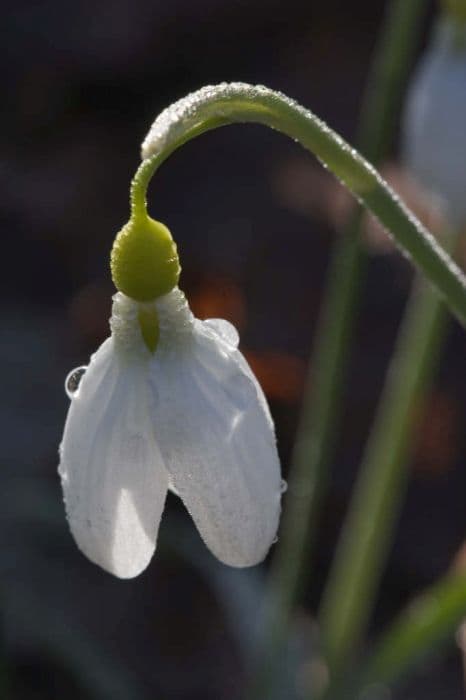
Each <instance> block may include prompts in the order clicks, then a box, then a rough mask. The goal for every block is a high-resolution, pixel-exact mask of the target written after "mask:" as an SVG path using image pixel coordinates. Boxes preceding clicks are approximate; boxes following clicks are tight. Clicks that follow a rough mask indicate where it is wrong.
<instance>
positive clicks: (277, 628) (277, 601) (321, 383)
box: [251, 0, 426, 697]
mask: <svg viewBox="0 0 466 700" xmlns="http://www.w3.org/2000/svg"><path fill="white" fill-rule="evenodd" d="M425 9H426V4H425V0H413V1H411V2H406V0H395V2H392V3H391V4H390V5H389V10H388V13H387V17H386V18H385V21H384V24H383V27H382V31H381V34H380V37H379V39H378V41H377V46H376V50H375V56H374V60H373V63H372V69H371V72H370V75H369V80H368V84H367V87H366V91H365V95H364V99H363V104H362V110H361V117H360V126H359V129H358V132H359V133H358V138H357V143H358V145H359V148H360V149H361V150H362V152H363V153H364V154H365V155H366V156H367V157H368V158H369V159H370V160H371V161H372V162H374V163H378V162H380V161H381V160H383V158H385V157H386V155H387V152H388V150H389V148H390V146H391V142H392V138H393V134H394V132H395V126H396V122H397V115H398V113H399V106H400V102H401V98H402V93H403V88H404V84H405V81H406V77H407V73H408V71H409V68H410V65H411V61H412V58H413V54H414V51H415V48H416V43H417V42H416V40H415V38H416V36H417V35H418V34H419V29H420V23H421V15H422V12H423V11H425ZM363 211H364V210H363V209H359V210H358V211H357V213H356V214H355V216H354V218H353V220H352V221H351V222H350V223H349V225H348V226H347V228H346V230H345V231H344V232H343V234H342V235H339V236H338V237H337V240H336V242H335V249H334V251H333V254H332V259H331V262H330V269H329V273H328V281H327V284H326V290H325V292H324V296H323V298H324V303H323V308H322V312H321V315H320V318H319V323H318V329H317V333H316V343H315V347H314V349H313V352H312V356H311V360H310V363H309V367H310V376H309V386H308V387H307V389H306V391H305V393H304V402H303V406H302V410H301V416H300V421H299V425H298V430H297V436H296V440H295V446H294V450H293V455H292V459H291V468H290V473H289V477H288V494H287V501H286V508H285V511H284V513H283V516H282V523H281V527H280V539H279V542H278V544H277V546H276V551H275V555H274V558H273V562H272V569H271V573H270V581H269V590H268V596H267V604H266V612H265V620H264V633H263V640H262V645H261V647H260V649H259V654H258V661H257V663H256V668H255V669H254V671H255V673H254V677H253V682H252V692H251V696H252V697H268V696H269V695H270V691H271V688H272V687H273V685H274V682H275V679H276V677H277V674H278V672H279V671H278V669H279V667H280V664H279V663H278V660H279V658H280V655H281V654H282V653H283V649H284V646H285V641H286V638H287V636H288V634H289V624H290V616H291V611H292V608H293V605H294V604H295V602H296V600H297V599H298V597H299V595H300V591H301V590H302V589H303V588H304V587H305V585H306V581H307V580H308V578H309V571H306V570H305V569H304V563H305V562H306V564H308V563H309V552H310V549H311V547H312V544H313V539H314V537H315V534H316V523H317V520H318V517H319V514H320V508H321V504H322V502H323V499H324V495H325V492H326V489H327V482H328V472H329V464H330V461H331V459H332V457H333V452H334V447H335V434H336V432H337V430H338V424H339V419H340V407H341V403H342V395H343V391H344V385H345V375H346V368H347V362H348V345H349V340H350V338H351V335H352V329H353V325H354V321H355V316H356V311H357V308H358V302H359V296H360V281H361V276H362V270H363V268H364V267H365V264H366V255H365V249H364V246H363V245H361V244H360V243H359V232H360V225H361V218H362V214H363Z"/></svg>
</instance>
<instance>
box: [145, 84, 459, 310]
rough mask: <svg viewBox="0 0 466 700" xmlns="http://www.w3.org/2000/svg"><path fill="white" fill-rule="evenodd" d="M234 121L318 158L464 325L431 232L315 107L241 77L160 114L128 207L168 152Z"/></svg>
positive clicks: (453, 276)
mask: <svg viewBox="0 0 466 700" xmlns="http://www.w3.org/2000/svg"><path fill="white" fill-rule="evenodd" d="M235 122H257V123H260V124H264V125H266V126H268V127H271V128H273V129H276V130H277V131H280V132H282V133H284V134H286V135H287V136H289V137H290V138H292V139H294V140H296V141H298V142H299V143H300V144H301V145H302V146H304V147H305V148H307V149H308V150H309V151H311V152H312V153H313V154H314V155H315V156H317V158H319V160H321V161H322V163H323V164H324V165H326V166H327V167H328V168H329V169H330V170H331V171H332V172H333V173H334V174H335V175H336V177H338V178H339V179H340V180H341V181H342V182H343V184H345V185H346V187H348V189H349V190H350V191H351V192H352V193H353V194H354V196H355V197H356V198H357V199H358V200H359V201H360V202H361V203H362V204H364V205H365V206H366V207H367V208H368V209H369V210H370V211H371V212H372V213H373V214H374V216H376V217H377V218H378V219H379V220H380V222H381V223H382V224H383V225H384V226H385V227H386V228H387V229H388V230H389V231H390V232H391V233H392V234H393V236H394V238H395V240H396V241H397V243H398V245H399V246H400V247H401V248H402V249H403V251H404V252H405V254H407V255H409V256H410V257H411V258H412V260H413V262H414V263H415V264H416V265H417V266H418V267H419V268H420V269H421V270H422V272H423V273H424V274H425V275H426V276H427V278H428V279H429V280H430V281H431V282H432V284H433V285H434V286H435V287H436V289H437V290H438V292H439V293H440V294H441V295H442V296H443V297H444V298H445V300H446V303H447V305H448V306H449V308H450V309H451V310H452V312H453V313H454V314H455V315H456V316H457V317H458V318H459V319H460V320H461V321H462V322H463V323H466V279H465V278H464V276H463V274H462V272H461V271H460V269H459V268H458V267H457V265H455V263H454V262H453V261H452V260H451V259H450V258H449V256H448V255H447V254H446V253H445V251H444V250H443V249H442V248H441V246H439V245H438V243H437V242H436V240H435V238H434V237H433V236H432V235H431V234H430V233H429V232H428V231H427V230H426V229H425V228H424V227H423V226H422V224H421V223H420V222H419V221H418V220H417V219H416V217H415V216H414V215H413V214H412V213H411V212H410V211H409V210H408V209H407V208H406V207H405V206H404V204H402V203H401V201H400V200H399V198H398V197H397V196H396V195H395V194H394V192H393V191H392V190H391V189H390V188H389V186H388V185H387V184H386V182H385V181H384V180H383V179H382V178H381V177H380V175H379V174H378V173H377V171H376V170H375V169H374V168H373V167H372V166H371V165H370V164H369V163H368V162H367V161H366V160H365V159H364V158H363V157H362V156H361V155H360V154H359V153H358V152H357V151H355V150H354V149H352V148H351V147H350V146H349V145H348V144H347V143H346V142H345V141H343V139H342V138H341V137H340V136H338V134H336V133H335V132H334V131H332V130H331V129H330V128H329V127H328V126H327V125H326V124H324V123H323V122H322V121H321V120H320V119H318V118H317V117H316V116H315V115H314V114H313V113H312V112H310V111H309V110H307V109H305V108H304V107H302V106H300V105H298V104H297V103H296V102H294V101H293V100H290V99H289V98H288V97H286V96H284V95H282V94H280V93H277V92H274V91H272V90H269V89H268V88H265V87H261V86H256V87H254V86H251V85H247V84H243V83H230V84H221V85H218V86H215V87H208V88H202V89H201V90H199V91H198V92H197V93H193V94H192V95H189V96H188V97H186V98H184V99H183V100H181V101H180V102H178V103H175V104H174V105H172V106H171V107H169V108H168V109H167V110H165V112H162V114H161V115H160V116H159V118H158V119H157V120H156V121H155V123H154V125H153V127H152V129H151V131H150V132H149V136H148V138H147V139H146V141H145V144H144V146H143V155H144V156H145V157H146V160H144V161H143V163H142V165H141V167H140V169H139V170H138V172H137V173H136V175H135V179H134V181H133V186H132V204H133V207H136V208H137V207H140V206H144V203H145V196H146V190H147V186H148V183H149V181H150V178H151V177H152V175H153V173H154V172H155V171H156V169H157V168H158V166H159V165H160V163H162V162H163V161H164V160H165V159H166V158H167V156H168V155H169V153H171V152H173V151H174V150H175V149H176V148H178V147H179V146H181V145H182V144H183V143H185V142H186V141H187V140H189V139H190V138H194V136H198V135H199V134H201V133H204V132H206V131H209V130H211V129H214V128H217V127H219V126H223V125H226V124H231V123H235Z"/></svg>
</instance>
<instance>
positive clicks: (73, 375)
mask: <svg viewBox="0 0 466 700" xmlns="http://www.w3.org/2000/svg"><path fill="white" fill-rule="evenodd" d="M86 369H87V367H86V366H84V365H83V366H82V367H76V369H72V370H71V372H70V373H69V375H68V376H67V378H66V379H65V391H66V394H67V396H68V398H69V399H72V398H73V396H74V395H75V394H76V392H77V391H78V388H79V384H80V382H81V379H82V378H83V375H84V373H85V371H86Z"/></svg>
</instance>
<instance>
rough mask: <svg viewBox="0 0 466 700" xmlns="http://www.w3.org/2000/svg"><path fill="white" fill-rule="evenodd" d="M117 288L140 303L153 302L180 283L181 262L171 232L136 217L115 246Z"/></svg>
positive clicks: (113, 266)
mask: <svg viewBox="0 0 466 700" xmlns="http://www.w3.org/2000/svg"><path fill="white" fill-rule="evenodd" d="M110 266H111V270H112V279H113V282H114V284H115V287H116V288H117V289H118V290H119V291H120V292H123V294H126V296H128V297H130V298H131V299H134V300H135V301H139V302H146V301H153V300H154V299H157V298H158V297H161V296H163V295H164V294H168V292H170V291H171V290H172V289H173V288H174V287H176V285H177V284H178V279H179V276H180V263H179V260H178V253H177V250H176V243H175V242H174V240H173V238H172V236H171V233H170V231H169V230H168V228H167V227H166V226H164V225H163V224H162V223H160V222H159V221H155V220H154V219H151V218H150V217H149V216H147V215H146V214H138V215H133V216H132V217H131V219H130V220H129V222H128V223H127V224H126V226H124V227H123V228H122V229H121V231H120V232H119V233H118V235H117V237H116V238H115V242H114V244H113V248H112V253H111V258H110Z"/></svg>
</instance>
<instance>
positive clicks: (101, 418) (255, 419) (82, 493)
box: [59, 217, 282, 578]
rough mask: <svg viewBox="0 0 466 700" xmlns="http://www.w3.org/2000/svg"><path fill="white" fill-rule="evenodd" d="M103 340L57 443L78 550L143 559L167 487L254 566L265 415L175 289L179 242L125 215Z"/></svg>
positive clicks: (252, 383)
mask: <svg viewBox="0 0 466 700" xmlns="http://www.w3.org/2000/svg"><path fill="white" fill-rule="evenodd" d="M112 272H113V279H114V281H115V283H116V286H117V288H118V289H119V290H120V291H119V292H118V293H117V294H116V295H115V296H114V298H113V309H112V316H111V319H110V328H111V336H110V337H109V338H108V339H107V340H106V341H105V342H104V343H103V344H102V345H101V347H100V348H99V349H98V351H97V352H96V353H95V354H94V355H93V356H92V358H91V361H90V364H89V366H88V367H87V369H86V371H85V373H84V374H83V376H82V377H81V380H80V382H79V385H78V386H77V388H76V384H77V382H76V377H77V376H78V375H76V374H74V375H72V376H71V378H70V379H69V380H68V383H71V384H72V385H73V386H72V389H75V391H74V393H72V394H71V405H70V409H69V412H68V417H67V421H66V425H65V431H64V435H63V441H62V444H61V448H60V467H59V472H60V475H61V480H62V485H63V491H64V498H65V504H66V510H67V516H68V521H69V524H70V528H71V531H72V534H73V536H74V538H75V540H76V543H77V545H78V547H79V548H80V549H81V550H82V551H83V552H84V554H86V556H87V557H89V559H91V560H92V561H93V562H95V563H96V564H98V565H99V566H101V567H102V568H104V569H106V570H107V571H109V572H110V573H112V574H114V575H116V576H118V577H121V578H130V577H133V576H137V575H138V574H139V573H140V572H142V571H143V570H144V569H145V568H146V566H147V565H148V563H149V561H150V559H151V557H152V555H153V553H154V551H155V547H156V540H157V532H158V528H159V523H160V519H161V516H162V511H163V508H164V503H165V498H166V494H167V490H169V489H171V490H172V491H173V492H174V493H176V494H177V495H179V497H180V498H181V499H182V500H183V502H184V504H185V506H186V508H187V509H188V511H189V513H190V514H191V516H192V518H193V520H194V522H195V524H196V526H197V528H198V530H199V532H200V534H201V536H202V538H203V540H204V542H205V543H206V544H207V546H208V547H209V548H210V549H211V551H212V552H213V553H214V554H215V555H216V556H217V557H218V558H219V559H220V560H221V561H222V562H224V563H226V564H229V565H231V566H238V567H243V566H251V565H253V564H257V563H258V562H260V561H261V560H262V559H263V558H264V557H265V555H266V554H267V551H268V549H269V547H270V545H271V543H272V542H273V540H274V538H275V536H276V531H277V527H278V521H279V515H280V498H281V490H282V489H281V478H280V464H279V460H278V455H277V449H276V441H275V433H274V427H273V423H272V419H271V416H270V413H269V410H268V407H267V403H266V400H265V397H264V395H263V393H262V391H261V389H260V387H259V385H258V383H257V381H256V379H255V377H254V376H253V374H252V372H251V369H250V368H249V366H248V364H247V362H246V360H245V359H244V357H243V355H242V354H241V353H240V351H239V350H238V334H237V332H236V330H235V329H234V327H233V326H232V325H231V324H229V323H228V322H226V321H223V320H218V319H215V320H208V321H200V320H198V319H196V318H195V317H194V316H193V314H192V313H191V311H190V309H189V306H188V304H187V301H186V299H185V296H184V294H183V293H182V292H181V291H180V290H179V288H178V286H177V280H178V275H179V264H178V257H177V254H176V246H175V244H174V243H173V241H172V239H171V236H170V233H169V232H168V229H166V228H165V227H164V226H162V224H159V223H158V222H155V221H153V220H152V219H148V218H144V217H139V218H138V220H137V221H135V220H131V221H130V224H128V225H127V226H126V227H125V228H124V229H123V230H122V232H121V233H120V234H119V236H118V237H117V240H116V243H115V245H114V249H113V253H112Z"/></svg>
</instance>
